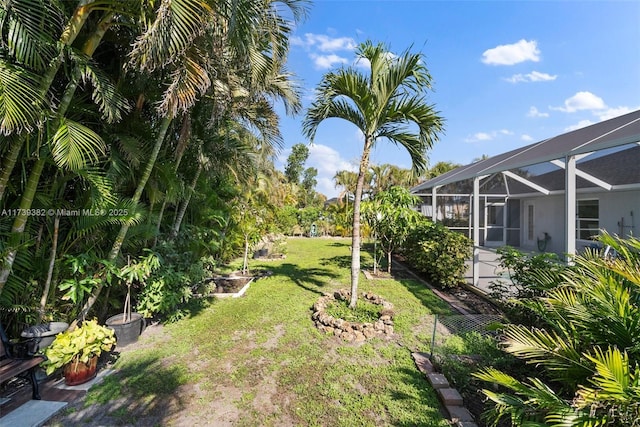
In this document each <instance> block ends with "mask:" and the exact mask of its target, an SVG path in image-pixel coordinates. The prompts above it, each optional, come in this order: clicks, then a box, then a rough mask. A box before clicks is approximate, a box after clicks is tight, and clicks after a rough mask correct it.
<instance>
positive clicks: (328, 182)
mask: <svg viewBox="0 0 640 427" xmlns="http://www.w3.org/2000/svg"><path fill="white" fill-rule="evenodd" d="M305 167H314V168H316V169H318V176H317V177H316V180H317V181H318V184H317V185H316V191H318V192H319V193H322V194H324V195H325V196H327V197H328V198H331V197H336V196H337V195H338V194H339V193H340V190H339V189H336V188H335V182H334V181H333V177H334V176H335V174H336V172H338V171H341V170H349V171H355V170H356V167H355V166H354V165H353V164H351V163H350V162H348V161H346V160H344V159H343V158H342V157H341V156H340V153H339V152H337V151H336V150H334V149H333V148H331V147H329V146H326V145H323V144H311V145H309V158H308V159H307V162H306V163H305Z"/></svg>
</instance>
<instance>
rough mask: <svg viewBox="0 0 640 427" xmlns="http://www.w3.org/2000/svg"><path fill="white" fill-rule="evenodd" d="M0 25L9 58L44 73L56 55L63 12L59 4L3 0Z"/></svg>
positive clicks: (0, 3) (3, 44)
mask: <svg viewBox="0 0 640 427" xmlns="http://www.w3.org/2000/svg"><path fill="white" fill-rule="evenodd" d="M0 25H1V27H0V32H1V35H2V40H1V43H2V47H3V48H4V49H6V50H7V53H8V57H9V58H12V59H14V60H15V61H16V62H17V63H19V64H22V65H24V66H25V67H27V68H29V69H31V70H33V71H43V70H44V69H45V68H46V67H47V66H48V65H49V61H50V60H51V59H52V58H53V56H54V55H55V54H56V47H55V46H56V44H55V41H56V40H57V39H58V38H59V36H60V34H61V33H62V28H63V12H62V11H61V10H60V9H59V8H58V5H57V2H55V1H47V0H2V1H1V2H0Z"/></svg>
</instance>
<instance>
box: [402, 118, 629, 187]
mask: <svg viewBox="0 0 640 427" xmlns="http://www.w3.org/2000/svg"><path fill="white" fill-rule="evenodd" d="M634 143H635V144H640V110H637V111H633V112H631V113H628V114H625V115H622V116H619V117H615V118H613V119H609V120H605V121H602V122H600V123H596V124H593V125H591V126H587V127H584V128H581V129H577V130H574V131H571V132H567V133H564V134H562V135H558V136H555V137H552V138H549V139H545V140H542V141H539V142H536V143H534V144H531V145H527V146H525V147H521V148H517V149H515V150H511V151H508V152H506V153H502V154H499V155H497V156H493V157H490V158H487V159H484V160H480V161H478V162H475V163H471V164H469V165H466V166H461V167H459V168H456V169H453V170H451V171H449V172H447V173H444V174H442V175H439V176H437V177H435V178H433V179H430V180H428V181H425V182H423V183H421V184H418V185H417V186H415V187H413V188H412V189H411V192H412V193H421V192H426V191H428V190H431V189H432V188H434V187H440V186H443V185H447V184H453V183H458V182H460V181H465V180H470V179H472V178H475V177H483V176H487V175H493V174H496V173H499V172H505V171H517V170H521V168H525V167H527V166H532V165H536V164H540V163H544V162H551V161H557V160H563V159H564V158H565V157H567V156H578V155H585V160H584V161H582V162H581V163H579V165H578V169H579V170H581V171H583V172H586V173H588V174H590V175H592V176H593V177H595V178H596V179H599V180H602V181H604V182H605V183H609V184H611V185H625V184H635V183H640V168H639V167H638V164H640V149H638V148H639V147H638V146H637V145H636V146H634V145H632V146H629V147H627V148H628V149H625V150H624V151H621V150H618V151H616V147H623V146H625V145H628V144H634ZM607 151H611V153H608V152H607ZM594 152H599V153H604V154H600V155H599V154H595V155H591V156H587V155H588V154H589V153H594ZM516 174H517V175H519V174H518V173H516ZM512 176H513V175H512ZM563 177H564V172H563V171H562V170H561V169H559V168H558V169H557V170H555V171H551V172H547V173H542V174H539V175H537V176H534V177H531V176H527V177H526V179H527V181H531V182H534V183H536V184H538V185H541V186H542V187H545V184H546V186H548V187H549V188H548V189H549V190H551V191H554V190H561V189H563V188H564V178H563ZM505 180H506V178H505ZM503 181H504V180H503ZM509 181H510V184H509V188H508V189H507V188H506V187H507V186H506V185H502V186H501V185H500V183H494V185H493V187H494V192H504V191H505V190H507V191H508V192H510V193H514V192H515V193H518V192H520V191H514V190H517V188H518V187H519V186H521V187H526V186H525V184H522V183H519V182H517V181H516V180H514V179H511V180H509ZM577 181H578V182H577V186H578V188H581V187H582V188H584V187H587V186H593V184H592V183H591V182H590V181H588V180H585V179H584V178H581V177H578V178H577ZM500 187H504V188H500ZM527 188H528V190H527V191H529V192H531V188H530V187H527ZM545 188H546V187H545ZM501 190H502V191H501ZM461 192H466V191H461ZM523 192H525V191H524V190H523Z"/></svg>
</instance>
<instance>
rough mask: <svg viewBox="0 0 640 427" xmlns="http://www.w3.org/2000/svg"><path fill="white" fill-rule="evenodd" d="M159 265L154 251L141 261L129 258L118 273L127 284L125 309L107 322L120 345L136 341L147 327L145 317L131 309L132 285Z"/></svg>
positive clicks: (139, 281)
mask: <svg viewBox="0 0 640 427" xmlns="http://www.w3.org/2000/svg"><path fill="white" fill-rule="evenodd" d="M159 266H160V260H159V259H158V257H157V256H156V255H155V254H154V253H150V254H149V255H148V256H146V257H144V258H142V259H140V260H139V261H134V262H131V261H130V260H129V261H128V262H127V265H126V266H124V267H122V269H120V271H119V272H118V273H117V276H118V278H120V279H121V280H122V281H123V282H124V283H125V285H126V286H127V294H126V297H125V300H124V309H123V311H122V314H116V315H115V316H111V317H109V318H108V319H107V320H106V322H105V324H106V325H107V326H108V327H109V328H111V329H113V330H114V331H115V334H116V338H117V339H118V346H121V347H124V346H126V345H128V344H131V343H133V342H136V341H137V340H138V337H139V336H140V334H141V333H142V331H143V330H144V328H145V327H146V322H145V320H144V317H143V316H142V315H141V314H140V313H135V312H133V311H132V309H131V286H132V285H133V284H134V283H143V282H144V281H145V280H146V279H147V278H149V276H150V275H151V273H152V272H153V270H155V269H156V268H158V267H159Z"/></svg>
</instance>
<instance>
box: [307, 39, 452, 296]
mask: <svg viewBox="0 0 640 427" xmlns="http://www.w3.org/2000/svg"><path fill="white" fill-rule="evenodd" d="M356 56H357V59H358V61H363V62H368V63H369V65H370V73H369V74H368V75H365V74H363V73H361V72H360V71H359V70H358V69H356V68H355V67H346V68H344V67H343V68H341V69H339V70H338V71H335V72H329V73H327V74H326V75H325V76H324V77H323V79H322V81H321V82H320V84H319V85H318V89H317V96H316V99H315V101H314V102H313V104H312V105H311V107H310V108H309V110H308V111H307V114H306V117H305V119H304V121H303V124H302V128H303V132H304V133H305V135H306V136H307V137H308V138H309V139H310V140H311V141H313V139H314V137H315V135H316V131H317V129H318V126H319V125H320V123H322V121H324V120H325V119H327V118H330V117H337V118H341V119H344V120H347V121H349V122H351V123H353V124H354V125H355V126H357V127H358V129H360V131H361V132H362V133H363V135H364V147H363V150H362V157H361V159H360V166H359V170H358V182H357V185H356V192H355V199H354V205H353V237H352V259H351V301H350V303H349V306H350V307H352V308H355V306H356V303H357V299H358V295H357V291H358V276H359V274H360V202H361V199H362V190H363V187H364V180H365V174H366V173H367V170H368V168H369V155H370V153H371V149H372V148H373V147H374V145H375V144H376V143H377V142H378V141H380V140H385V139H386V140H388V141H390V142H392V143H394V144H399V145H401V146H402V147H404V148H406V150H407V151H408V152H409V155H410V156H411V160H412V165H413V168H414V169H415V170H416V171H417V172H418V171H421V170H423V169H424V168H425V166H426V161H427V160H426V150H427V149H429V148H431V147H432V145H433V143H434V142H435V141H436V140H437V135H438V133H439V132H440V131H442V127H443V119H442V118H441V117H440V116H439V115H438V112H436V111H435V110H434V107H433V105H430V104H428V103H427V100H426V95H425V92H426V90H427V89H430V87H431V76H430V74H429V72H428V70H427V68H426V66H425V65H424V64H425V61H424V56H423V55H422V54H413V53H411V52H409V51H408V50H407V51H405V52H404V53H402V54H401V55H400V56H396V55H393V54H392V53H391V52H389V50H388V49H387V47H386V46H385V45H384V44H382V43H380V44H377V45H374V44H373V43H372V42H371V41H366V42H364V43H362V44H360V45H359V46H358V48H357V50H356Z"/></svg>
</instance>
